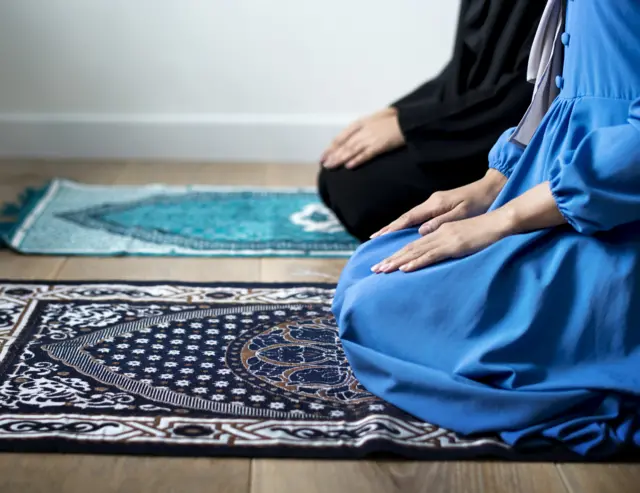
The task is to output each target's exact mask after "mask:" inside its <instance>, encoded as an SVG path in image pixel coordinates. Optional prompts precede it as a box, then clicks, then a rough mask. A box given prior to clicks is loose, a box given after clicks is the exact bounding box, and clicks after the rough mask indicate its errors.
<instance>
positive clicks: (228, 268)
mask: <svg viewBox="0 0 640 493" xmlns="http://www.w3.org/2000/svg"><path fill="white" fill-rule="evenodd" d="M259 276H260V259H258V258H247V259H243V258H229V259H227V258H215V259H207V258H187V257H183V258H177V257H108V258H95V257H70V258H69V260H68V261H67V263H66V264H65V265H64V267H63V268H62V269H61V270H60V272H59V274H58V278H59V279H69V280H76V279H106V280H108V279H121V280H131V281H135V280H138V281H146V280H160V281H192V282H219V281H228V282H250V281H257V280H259Z"/></svg>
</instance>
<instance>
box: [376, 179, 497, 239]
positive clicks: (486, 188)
mask: <svg viewBox="0 0 640 493" xmlns="http://www.w3.org/2000/svg"><path fill="white" fill-rule="evenodd" d="M506 182H507V178H506V177H505V176H504V175H503V174H502V173H500V172H499V171H496V170H494V169H489V171H487V174H486V175H485V176H484V178H482V179H480V180H478V181H475V182H473V183H470V184H469V185H465V186H463V187H460V188H454V189H453V190H447V191H444V192H435V193H434V194H433V195H431V197H429V199H428V200H427V201H426V202H423V203H422V204H420V205H418V206H416V207H414V208H413V209H411V210H410V211H409V212H407V213H406V214H403V215H402V216H400V217H399V218H398V219H396V220H395V221H393V222H392V223H391V224H389V225H388V226H386V227H384V228H382V229H381V230H380V231H378V232H377V233H375V234H373V235H372V236H371V238H377V237H378V236H382V235H383V234H387V233H392V232H394V231H400V230H403V229H407V228H411V227H414V226H418V225H421V226H420V230H419V232H420V234H421V235H426V234H429V233H432V232H433V231H435V230H437V229H438V228H439V227H440V226H442V225H443V224H444V223H449V222H452V221H460V220H462V219H467V218H469V217H474V216H479V215H480V214H484V213H485V212H487V210H488V209H489V207H491V204H493V202H494V201H495V199H496V197H497V196H498V194H499V193H500V191H501V190H502V188H503V187H504V185H505V183H506Z"/></svg>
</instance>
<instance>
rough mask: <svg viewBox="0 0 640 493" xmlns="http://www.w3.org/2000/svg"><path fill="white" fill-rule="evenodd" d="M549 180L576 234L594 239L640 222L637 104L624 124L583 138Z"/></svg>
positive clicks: (639, 118)
mask: <svg viewBox="0 0 640 493" xmlns="http://www.w3.org/2000/svg"><path fill="white" fill-rule="evenodd" d="M550 175H551V176H550V179H549V182H550V184H551V192H552V193H553V196H554V198H555V200H556V204H557V206H558V208H559V209H560V212H561V213H562V215H563V216H564V217H565V219H566V220H567V221H568V222H569V224H571V226H573V228H574V229H575V230H576V231H578V232H580V233H584V234H594V233H597V232H599V231H607V230H610V229H612V228H615V227H616V226H620V225H622V224H627V223H631V222H634V221H638V220H640V99H636V100H635V101H634V102H633V103H632V104H631V106H630V108H629V118H628V120H627V123H625V124H622V125H616V126H611V127H604V128H600V129H597V130H594V131H592V132H590V133H589V134H587V136H586V137H585V138H584V139H583V140H582V142H581V143H580V145H579V146H578V148H577V149H576V150H575V151H574V152H573V153H571V154H570V155H567V156H566V157H565V159H562V160H559V161H558V163H556V165H554V167H553V168H552V170H551V173H550Z"/></svg>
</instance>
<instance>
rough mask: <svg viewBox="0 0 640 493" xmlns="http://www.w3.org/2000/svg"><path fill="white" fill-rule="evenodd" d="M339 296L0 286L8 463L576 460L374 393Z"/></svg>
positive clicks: (329, 291) (252, 287) (102, 285)
mask: <svg viewBox="0 0 640 493" xmlns="http://www.w3.org/2000/svg"><path fill="white" fill-rule="evenodd" d="M333 294H334V286H330V285H322V284H302V285H274V284H224V285H221V284H194V283H162V282H156V283H132V282H125V281H122V282H104V281H103V282H90V283H87V282H79V283H74V282H57V281H53V282H44V281H0V450H5V451H13V452H16V451H39V452H81V453H84V452H87V453H122V454H128V453H131V454H156V455H190V456H243V457H311V458H314V457H315V458H322V457H331V458H356V457H365V456H370V455H371V454H377V455H380V454H382V455H386V454H391V455H401V456H405V457H411V458H415V459H462V458H478V457H500V458H509V459H526V460H567V459H570V458H571V457H570V456H569V455H567V454H563V453H561V452H558V451H553V452H550V451H547V450H546V449H545V451H544V452H543V451H542V450H537V449H536V451H535V452H531V451H527V452H526V453H524V452H522V451H515V450H514V449H512V448H511V447H509V446H508V445H506V444H505V443H504V442H502V441H501V440H500V439H498V438H496V437H495V436H474V437H462V436H459V435H457V434H455V433H453V432H451V431H448V430H445V429H442V428H440V427H438V426H435V425H433V424H429V423H425V422H422V421H420V420H418V419H416V418H414V417H412V416H409V415H407V414H405V413H403V412H402V411H400V410H398V409H396V408H394V407H393V406H391V405H389V404H387V403H386V402H383V401H381V400H380V399H378V398H377V397H375V396H374V395H372V394H370V393H369V392H367V390H366V389H365V388H363V387H362V386H361V385H360V384H359V382H358V380H357V379H356V376H355V375H354V374H353V373H352V371H351V369H350V367H349V364H348V362H347V359H346V357H345V354H344V352H343V350H342V347H341V345H340V340H339V337H338V330H337V327H336V322H335V319H334V318H333V316H332V315H331V311H330V306H331V305H330V304H331V299H332V296H333ZM390 330H395V329H393V328H390ZM578 459H581V460H584V459H583V458H578Z"/></svg>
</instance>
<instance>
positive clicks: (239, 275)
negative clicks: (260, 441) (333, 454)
mask: <svg viewBox="0 0 640 493" xmlns="http://www.w3.org/2000/svg"><path fill="white" fill-rule="evenodd" d="M53 177H64V178H68V179H72V180H78V181H82V182H86V183H103V184H114V183H119V184H127V183H129V184H144V183H150V182H158V183H169V184H194V183H197V184H218V185H265V186H300V185H313V184H314V179H315V168H314V167H308V166H285V165H241V164H232V165H222V164H220V165H205V164H191V163H190V164H179V163H164V164H162V163H154V164H142V163H134V162H117V163H113V162H82V163H70V162H64V163H58V162H34V161H28V162H26V161H13V162H10V161H6V162H0V202H5V201H9V200H13V199H14V198H15V197H16V196H17V195H18V193H19V192H20V190H21V189H23V188H24V187H25V186H30V185H40V184H42V183H44V182H46V181H47V180H48V179H50V178H53ZM343 265H344V261H342V260H318V259H315V260H314V259H273V258H270V259H189V258H144V257H142V258H110V259H109V258H107V259H99V258H83V257H78V258H66V257H24V256H20V255H16V254H13V253H10V252H0V278H15V279H20V278H21V279H131V280H134V279H135V280H154V279H162V280H167V279H175V280H179V281H212V282H213V281H266V282H270V281H273V282H276V281H280V282H297V281H319V282H334V281H336V280H337V278H338V275H339V273H340V270H341V268H342V267H343ZM249 491H251V492H254V493H320V492H327V493H341V492H343V491H344V492H346V491H364V492H367V493H377V492H380V493H382V492H384V493H392V492H403V493H411V492H414V491H415V492H424V493H440V492H442V493H458V492H469V493H471V492H473V493H475V492H486V493H502V492H504V493H532V492H536V493H537V492H539V493H560V492H575V493H578V492H581V493H582V492H584V493H627V492H635V493H638V492H640V467H639V466H636V465H580V464H523V463H504V462H436V463H432V462H409V461H393V462H384V461H330V460H329V461H313V460H262V459H260V460H257V459H256V460H248V459H183V458H147V457H128V456H83V455H21V454H0V493H32V492H38V493H40V492H41V493H58V492H64V493H106V492H118V493H128V492H132V493H165V492H167V493H168V492H176V493H191V492H216V493H217V492H249Z"/></svg>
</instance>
